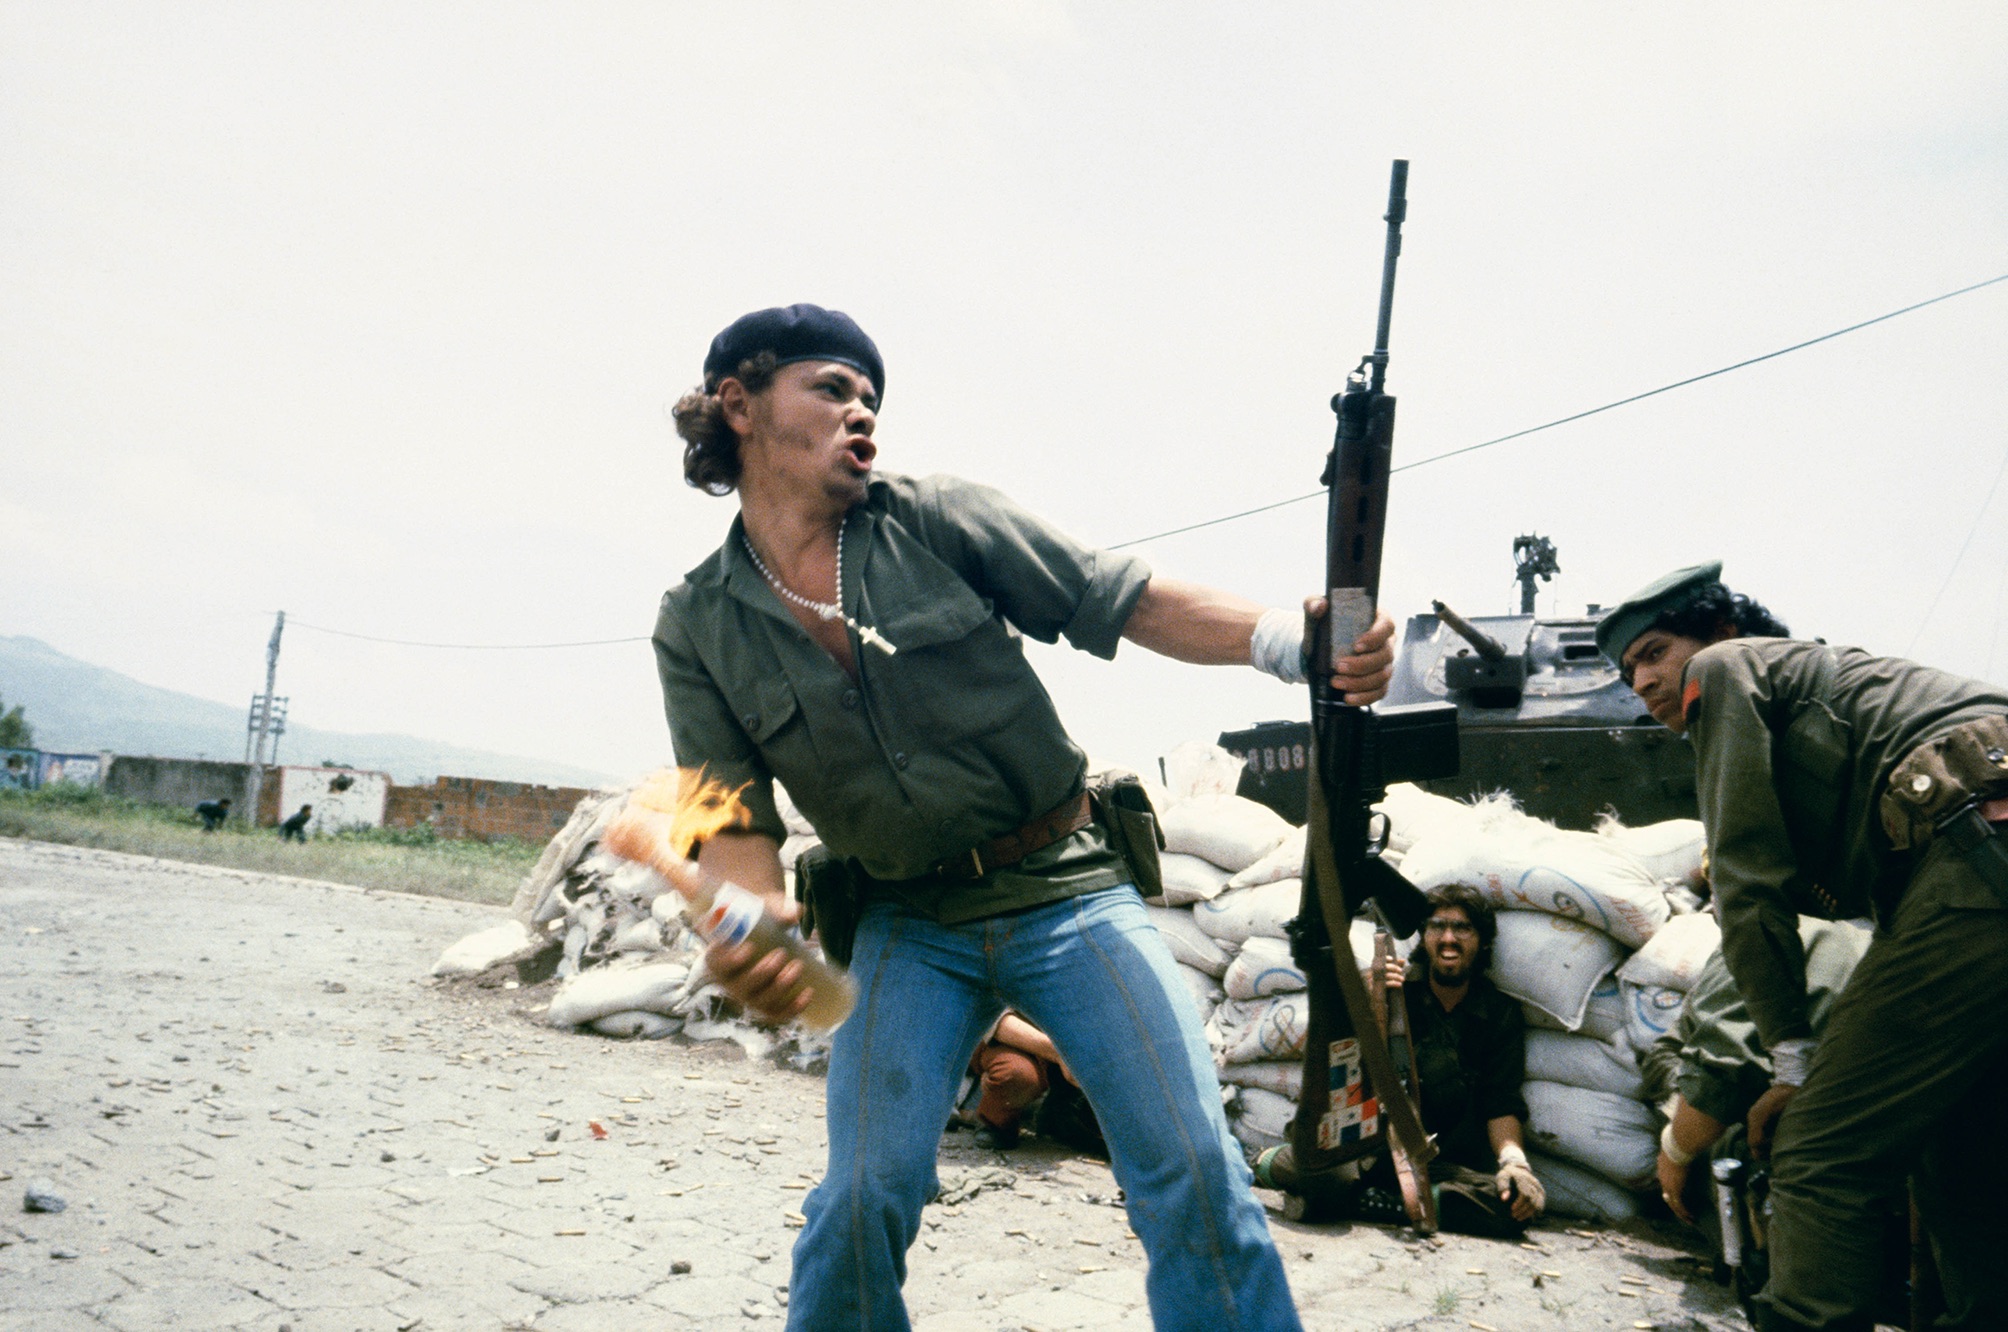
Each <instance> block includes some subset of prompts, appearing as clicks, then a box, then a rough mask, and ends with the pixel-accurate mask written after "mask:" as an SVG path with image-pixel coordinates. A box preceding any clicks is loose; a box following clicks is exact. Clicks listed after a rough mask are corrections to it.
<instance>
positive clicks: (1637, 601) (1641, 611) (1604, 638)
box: [1597, 560, 1722, 661]
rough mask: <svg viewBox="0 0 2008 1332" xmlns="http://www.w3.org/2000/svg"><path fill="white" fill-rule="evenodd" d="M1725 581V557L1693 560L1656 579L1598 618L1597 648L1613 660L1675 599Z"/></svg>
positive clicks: (1648, 627) (1650, 626)
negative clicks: (1723, 567) (1723, 561)
mask: <svg viewBox="0 0 2008 1332" xmlns="http://www.w3.org/2000/svg"><path fill="white" fill-rule="evenodd" d="M1721 581H1722V561H1721V560H1716V561H1714V562H1712V563H1709V564H1691V565H1689V566H1688V567H1687V568H1685V569H1675V570H1674V571H1673V572H1672V573H1670V574H1666V575H1664V576H1662V577H1659V578H1655V579H1653V580H1652V581H1651V582H1650V583H1647V584H1646V585H1645V586H1644V587H1642V588H1640V589H1639V590H1638V591H1636V592H1634V593H1632V594H1631V595H1630V596H1628V597H1626V598H1625V599H1624V600H1623V601H1620V602H1619V603H1618V604H1617V605H1615V606H1613V607H1611V608H1610V609H1609V610H1608V611H1606V612H1604V618H1603V619H1601V620H1598V621H1597V649H1598V650H1599V651H1600V652H1602V653H1603V654H1604V655H1605V656H1606V657H1609V658H1610V659H1611V660H1612V661H1616V660H1617V659H1618V658H1620V657H1622V656H1623V655H1624V651H1625V649H1626V648H1628V647H1630V646H1631V645H1632V643H1633V642H1634V641H1635V640H1637V638H1638V636H1639V635H1640V634H1642V633H1644V632H1645V631H1646V630H1648V629H1650V628H1652V622H1653V621H1654V620H1657V619H1658V618H1659V617H1660V614H1661V613H1662V612H1663V611H1665V610H1667V609H1669V608H1670V607H1671V606H1672V605H1673V604H1674V603H1675V602H1676V601H1678V600H1680V598H1681V597H1682V596H1683V595H1685V594H1686V593H1688V592H1692V591H1693V590H1694V589H1695V588H1697V587H1701V586H1703V585H1704V584H1707V583H1719V582H1721Z"/></svg>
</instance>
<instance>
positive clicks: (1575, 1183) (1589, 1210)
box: [1527, 1152, 1639, 1224]
mask: <svg viewBox="0 0 2008 1332" xmlns="http://www.w3.org/2000/svg"><path fill="white" fill-rule="evenodd" d="M1527 1164H1528V1165H1530V1166H1532V1167H1534V1178H1535V1179H1538V1180H1540V1181H1541V1188H1542V1189H1543V1190H1545V1191H1546V1193H1547V1195H1548V1204H1547V1208H1546V1212H1547V1215H1549V1216H1554V1217H1562V1218H1564V1219H1567V1220H1571V1221H1603V1222H1608V1223H1612V1224H1615V1223H1616V1222H1619V1221H1630V1220H1631V1219H1632V1218H1634V1217H1636V1216H1637V1215H1638V1205H1639V1204H1638V1196H1637V1195H1636V1194H1633V1193H1631V1192H1629V1191H1628V1190H1626V1189H1623V1188H1621V1187H1619V1186H1618V1185H1616V1184H1613V1183H1611V1181H1609V1180H1607V1179H1605V1178H1604V1177H1603V1176H1602V1175H1598V1174H1595V1173H1593V1172H1591V1171H1588V1170H1585V1169H1583V1168H1582V1167H1581V1166H1579V1165H1574V1164H1572V1163H1570V1162H1568V1161H1563V1160H1559V1159H1557V1158H1555V1157H1552V1156H1549V1155H1548V1154H1547V1153H1545V1152H1528V1153H1527Z"/></svg>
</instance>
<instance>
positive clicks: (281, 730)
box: [244, 611, 286, 828]
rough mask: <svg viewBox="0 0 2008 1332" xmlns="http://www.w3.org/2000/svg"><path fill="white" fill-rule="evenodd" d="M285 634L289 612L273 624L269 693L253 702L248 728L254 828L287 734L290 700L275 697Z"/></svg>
mask: <svg viewBox="0 0 2008 1332" xmlns="http://www.w3.org/2000/svg"><path fill="white" fill-rule="evenodd" d="M285 632H286V612H284V611H280V612H279V618H278V619H277V620H276V621H274V622H273V624H272V641H271V642H269V643H267V644H266V645H265V692H264V693H262V694H258V695H256V696H254V697H253V698H252V700H251V719H250V724H249V725H248V726H247V727H246V728H245V731H246V734H245V737H244V761H245V762H246V763H248V764H250V765H251V771H250V773H249V775H248V776H246V777H245V779H244V819H245V821H246V822H247V823H249V824H250V825H251V826H252V827H254V828H255V827H257V826H258V801H259V798H260V797H262V796H263V795H264V793H265V767H266V765H267V764H268V763H277V762H278V761H279V737H280V736H281V735H284V734H285V732H286V700H285V699H283V698H276V697H274V696H273V693H272V688H273V686H274V685H275V684H277V683H278V679H279V638H280V636H281V635H282V634H284V633H285ZM268 741H269V750H270V752H269V753H268V752H267V749H268V744H267V742H268Z"/></svg>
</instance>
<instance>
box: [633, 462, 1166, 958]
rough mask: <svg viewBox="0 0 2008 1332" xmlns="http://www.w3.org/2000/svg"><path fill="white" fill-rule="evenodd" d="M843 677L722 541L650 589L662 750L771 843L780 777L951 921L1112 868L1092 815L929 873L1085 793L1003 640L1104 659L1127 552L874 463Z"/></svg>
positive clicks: (852, 578)
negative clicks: (1002, 858) (728, 798)
mask: <svg viewBox="0 0 2008 1332" xmlns="http://www.w3.org/2000/svg"><path fill="white" fill-rule="evenodd" d="M843 542H844V546H843V553H844V559H843V569H844V586H843V588H842V589H841V592H842V597H843V606H844V609H845V610H846V611H847V612H848V613H849V614H851V615H852V616H853V617H855V618H856V619H857V620H858V621H860V622H861V623H863V624H867V625H870V626H871V627H873V628H874V629H876V630H877V631H878V632H879V633H880V634H881V635H883V636H884V637H885V638H886V639H887V640H889V641H890V642H891V643H892V644H893V646H894V648H895V649H896V651H895V652H894V653H893V654H892V655H887V654H885V653H882V652H879V651H878V650H877V649H875V648H872V647H869V646H864V645H862V644H860V643H859V642H858V640H857V637H856V635H855V633H853V635H852V655H853V657H854V659H855V661H856V665H857V672H858V674H857V678H856V679H855V680H853V679H852V678H851V677H850V676H849V675H847V674H846V673H845V672H844V670H843V668H842V667H841V666H839V665H838V664H837V662H836V661H835V659H834V658H832V657H831V656H830V654H829V653H828V652H826V651H825V650H824V649H823V648H821V647H820V646H818V645H817V644H816V643H815V642H814V640H812V639H811V638H810V637H809V636H808V634H807V633H806V632H805V631H804V630H803V629H802V627H801V625H800V624H798V623H797V622H796V620H795V618H794V617H793V615H792V614H790V612H789V611H788V609H787V607H786V606H784V605H783V604H782V603H781V601H780V599H779V598H778V597H777V596H776V595H775V593H774V591H773V590H772V589H771V588H770V587H769V586H768V585H767V582H766V580H765V579H763V578H762V577H761V575H760V573H759V572H758V570H756V569H755V568H754V567H753V565H752V563H751V561H750V560H749V559H748V558H747V556H746V551H745V545H744V537H743V528H742V526H741V523H740V520H739V519H738V518H734V519H733V522H732V527H731V531H730V532H729V533H728V535H727V536H726V539H725V542H724V544H723V545H721V546H720V547H719V548H718V550H717V551H716V552H714V553H713V554H712V555H711V557H710V558H709V559H707V560H706V561H705V562H704V563H703V564H701V565H699V566H698V567H697V568H696V569H694V570H692V571H691V572H690V574H689V575H688V576H687V578H686V580H685V581H684V582H683V583H682V584H680V585H679V586H677V587H675V588H673V589H671V590H670V591H669V592H668V593H667V594H665V595H664V597H663V600H662V610H661V614H660V615H659V616H658V618H657V620H656V628H655V636H654V643H655V653H656V661H657V667H658V670H659V672H660V675H661V678H662V689H663V704H664V708H665V711H666V712H667V713H668V716H669V725H670V735H671V741H672V743H673V745H674V746H675V750H676V757H677V761H678V762H679V763H680V764H683V765H684V766H686V767H702V768H704V770H705V771H706V772H707V773H708V774H709V775H710V776H713V777H715V778H718V779H720V780H722V781H725V782H728V783H730V784H732V785H734V786H738V785H742V784H743V785H744V786H745V792H744V794H743V796H742V797H741V798H742V799H743V800H744V801H745V803H746V804H747V805H748V807H749V808H750V810H751V812H752V828H753V830H754V831H756V832H760V833H764V834H766V835H767V836H769V837H773V838H775V839H776V840H777V841H778V840H781V839H782V838H783V836H784V829H783V827H782V824H781V819H780V816H779V814H778V813H777V812H776V810H775V805H774V797H773V781H774V780H775V779H777V778H778V779H779V780H780V781H781V782H782V783H783V784H785V785H786V786H787V788H788V792H789V794H790V795H791V796H793V797H794V800H795V803H796V805H797V806H798V807H799V808H800V809H801V811H802V813H803V815H804V816H805V817H806V818H807V819H808V820H809V822H810V823H811V824H812V825H813V826H814V827H815V829H816V832H817V834H818V835H819V836H820V837H821V838H822V840H823V842H824V844H825V845H827V846H828V847H829V848H830V850H831V851H832V852H833V853H834V854H836V855H838V856H841V857H844V858H845V859H847V860H849V861H851V862H853V863H854V864H855V865H856V866H858V867H859V868H861V869H862V870H863V871H864V872H865V873H866V874H867V875H869V876H870V878H871V879H872V880H874V881H876V882H878V883H883V884H885V885H887V888H888V891H891V892H893V893H895V894H896V895H898V896H899V897H900V898H902V899H903V900H905V901H907V902H908V903H909V904H910V905H912V906H915V907H916V908H918V909H921V910H924V911H926V912H928V913H929V914H932V915H934V916H935V917H936V918H938V919H940V920H942V921H944V922H947V923H955V922H957V921H961V920H971V919H977V918H980V917H983V916H987V915H993V914H996V913H998V912H1001V911H1008V910H1014V909H1017V908H1020V907H1026V906H1034V905H1038V904H1039V903H1042V902H1048V901H1056V900H1059V899H1061V898H1065V897H1070V896H1074V895H1077V894H1079V893H1083V892H1090V891H1093V890H1095V889H1097V888H1104V887H1110V886H1113V885H1115V884H1117V883H1121V882H1124V881H1125V880H1126V879H1127V878H1128V874H1127V872H1126V871H1125V869H1124V867H1123V864H1122V861H1121V858H1120V857H1119V856H1117V855H1116V854H1115V853H1114V852H1113V851H1111V850H1110V848H1109V846H1108V843H1107V841H1106V839H1105V838H1104V836H1103V835H1102V832H1101V830H1100V828H1099V827H1098V826H1097V825H1095V824H1090V825H1089V826H1088V827H1086V828H1083V829H1082V830H1081V831H1079V832H1077V833H1075V834H1073V835H1072V836H1071V837H1067V838H1063V839H1062V840H1060V841H1058V842H1056V843H1054V844H1053V845H1051V846H1049V847H1046V848H1045V849H1043V850H1041V851H1037V852H1034V853H1033V854H1032V855H1030V856H1028V857H1026V858H1025V859H1024V860H1023V861H1021V862H1019V863H1018V864H1017V865H1012V866H1007V867H1005V868H1003V869H1000V870H994V871H992V872H990V873H989V874H987V875H985V876H984V877H983V878H982V879H980V880H966V881H965V880H954V879H945V878H942V877H940V876H936V875H933V874H931V873H930V871H931V870H932V868H933V867H935V866H937V865H939V864H942V863H944V862H948V861H950V860H953V859H956V858H958V857H961V856H964V855H966V854H967V853H968V852H969V850H970V849H971V848H973V847H976V846H979V845H981V844H983V843H985V842H987V841H988V840H990V839H991V838H994V837H997V836H999V835H1001V834H1004V833H1007V832H1010V831H1012V830H1013V829H1016V828H1019V827H1021V826H1023V825H1024V824H1026V823H1027V822H1029V821H1031V820H1032V819H1033V818H1036V817H1037V816H1039V815H1041V814H1044V813H1046V812H1047V811H1048V810H1051V809H1053V808H1054V807H1056V806H1058V805H1059V804H1060V803H1061V802H1063V801H1064V800H1066V799H1067V798H1068V797H1069V796H1071V795H1074V794H1076V793H1078V792H1079V791H1080V790H1081V789H1082V784H1083V780H1084V777H1085V775H1086V769H1087V759H1086V757H1085V755H1084V754H1083V753H1082V752H1081V750H1080V748H1079V747H1078V746H1077V745H1075V744H1074V742H1073V741H1072V740H1071V739H1069V738H1068V736H1067V733H1066V730H1065V728H1064V727H1063V726H1062V725H1061V723H1060V718H1059V715H1058V713H1057V712H1056V711H1055V709H1054V707H1053V701H1052V699H1051V698H1050V697H1049V696H1048V695H1047V693H1046V689H1045V686H1044V685H1042V684H1041V683H1040V681H1039V678H1038V676H1037V675H1035V674H1034V673H1033V670H1032V667H1031V664H1030V663H1029V662H1027V661H1026V659H1025V652H1024V645H1023V641H1022V638H1021V635H1029V636H1030V637H1033V638H1036V639H1038V640H1039V641H1041V642H1046V643H1051V642H1054V641H1056V640H1057V639H1058V638H1060V637H1061V636H1062V635H1064V636H1065V637H1066V638H1067V640H1068V641H1069V642H1070V643H1072V644H1073V646H1075V647H1077V648H1080V649H1082V650H1084V651H1087V652H1092V653H1094V654H1095V655H1097V656H1100V657H1104V658H1107V657H1113V656H1114V655H1115V651H1116V647H1117V645H1118V643H1119V642H1120V641H1121V637H1122V629H1123V625H1124V624H1125V623H1126V622H1127V621H1128V619H1129V615H1130V612H1131V611H1132V610H1133V609H1134V608H1135V606H1136V602H1137V599H1138V598H1139V597H1140V596H1141V595H1142V594H1143V590H1144V586H1145V584H1146V583H1147V582H1148V581H1149V579H1150V570H1149V568H1148V566H1146V565H1145V564H1144V563H1143V561H1141V560H1139V559H1136V558H1134V557H1131V556H1125V555H1114V554H1110V553H1108V552H1105V551H1096V550H1092V549H1089V548H1086V547H1083V546H1081V545H1079V544H1078V543H1076V542H1074V541H1072V540H1070V539H1069V538H1068V537H1066V536H1065V535H1063V534H1062V533H1060V532H1059V531H1057V530H1055V529H1054V528H1053V527H1052V526H1051V525H1049V524H1047V523H1045V522H1044V521H1042V520H1040V519H1039V518H1037V517H1035V516H1033V515H1032V514H1030V513H1028V512H1027V511H1026V510H1024V509H1023V508H1021V507H1019V506H1018V505H1017V504H1015V503H1013V502H1012V501H1011V500H1009V499H1008V498H1006V497H1005V496H1004V495H1002V494H1000V493H999V492H997V491H995V490H992V489H990V488H988V487H986V486H981V485H977V484H975V483H973V482H969V481H963V480H960V479H958V478H955V477H948V476H934V477H927V478H922V479H914V478H909V477H904V476H895V475H884V474H882V475H879V476H876V477H874V478H873V479H872V481H871V482H870V485H869V487H868V490H867V494H866V498H865V499H864V501H863V502H861V503H860V504H858V505H857V506H855V507H854V508H852V510H851V511H850V513H849V514H848V515H847V516H846V517H845V519H844V527H843Z"/></svg>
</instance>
